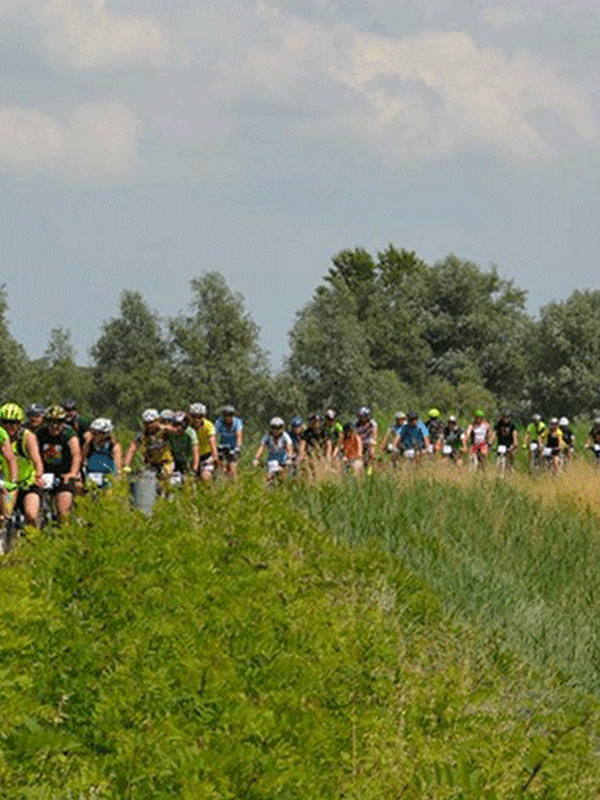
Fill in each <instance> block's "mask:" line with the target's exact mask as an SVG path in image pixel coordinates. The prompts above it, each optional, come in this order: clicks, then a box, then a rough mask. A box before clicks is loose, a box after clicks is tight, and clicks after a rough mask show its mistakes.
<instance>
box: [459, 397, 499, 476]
mask: <svg viewBox="0 0 600 800" xmlns="http://www.w3.org/2000/svg"><path fill="white" fill-rule="evenodd" d="M494 438H495V437H494V431H493V429H492V426H491V425H490V423H489V422H488V421H487V420H486V419H485V415H484V413H483V411H482V410H481V409H479V408H478V409H477V410H476V411H475V412H474V414H473V422H471V423H470V424H469V425H468V426H467V429H466V431H465V433H464V437H463V444H464V447H463V452H464V453H467V452H469V453H470V454H471V456H472V457H473V459H474V460H475V459H476V462H475V463H476V465H477V467H479V468H480V469H485V465H486V461H487V455H488V451H489V448H490V445H491V444H493V442H494Z"/></svg>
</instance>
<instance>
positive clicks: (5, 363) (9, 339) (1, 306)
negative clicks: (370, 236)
mask: <svg viewBox="0 0 600 800" xmlns="http://www.w3.org/2000/svg"><path fill="white" fill-rule="evenodd" d="M7 311H8V300H7V296H6V286H5V285H4V284H3V285H2V286H0V382H1V385H2V396H3V397H4V398H5V399H7V400H15V401H16V402H20V403H22V402H25V399H26V387H25V385H24V380H23V378H24V377H25V375H26V373H27V362H28V359H27V353H26V352H25V348H24V347H23V345H21V344H19V343H18V342H17V341H16V339H14V338H13V336H12V335H11V333H10V330H9V327H8V322H7V320H6V312H7Z"/></svg>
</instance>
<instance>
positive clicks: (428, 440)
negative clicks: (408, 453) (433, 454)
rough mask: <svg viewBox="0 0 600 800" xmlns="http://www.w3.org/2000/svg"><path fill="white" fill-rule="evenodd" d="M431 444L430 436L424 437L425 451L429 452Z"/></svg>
mask: <svg viewBox="0 0 600 800" xmlns="http://www.w3.org/2000/svg"><path fill="white" fill-rule="evenodd" d="M429 443H430V439H429V436H423V447H424V449H425V450H429Z"/></svg>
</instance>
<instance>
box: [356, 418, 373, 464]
mask: <svg viewBox="0 0 600 800" xmlns="http://www.w3.org/2000/svg"><path fill="white" fill-rule="evenodd" d="M355 428H356V432H357V433H358V435H359V436H360V438H361V439H362V444H363V463H364V465H365V467H366V469H367V472H369V471H370V470H371V461H373V460H374V459H375V447H376V445H377V422H376V421H375V420H374V419H372V418H371V409H370V408H369V406H361V407H360V408H359V409H358V417H357V420H356V424H355Z"/></svg>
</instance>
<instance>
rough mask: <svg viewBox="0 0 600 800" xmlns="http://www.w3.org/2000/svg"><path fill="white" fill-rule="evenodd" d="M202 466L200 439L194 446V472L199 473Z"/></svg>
mask: <svg viewBox="0 0 600 800" xmlns="http://www.w3.org/2000/svg"><path fill="white" fill-rule="evenodd" d="M199 466H200V445H199V444H198V439H196V441H195V442H194V444H193V445H192V472H198V467H199Z"/></svg>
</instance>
